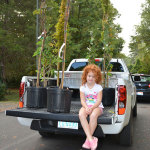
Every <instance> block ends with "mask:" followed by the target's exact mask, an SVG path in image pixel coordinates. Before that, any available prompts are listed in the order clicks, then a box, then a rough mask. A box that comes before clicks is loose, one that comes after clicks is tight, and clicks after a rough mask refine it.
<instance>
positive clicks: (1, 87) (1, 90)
mask: <svg viewBox="0 0 150 150" xmlns="http://www.w3.org/2000/svg"><path fill="white" fill-rule="evenodd" d="M5 93H6V85H5V84H4V83H2V82H0V100H2V99H3V98H4V95H5Z"/></svg>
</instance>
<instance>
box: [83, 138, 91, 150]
mask: <svg viewBox="0 0 150 150" xmlns="http://www.w3.org/2000/svg"><path fill="white" fill-rule="evenodd" d="M82 147H83V148H85V149H91V147H90V142H89V140H87V139H86V140H85V142H84V144H83V145H82Z"/></svg>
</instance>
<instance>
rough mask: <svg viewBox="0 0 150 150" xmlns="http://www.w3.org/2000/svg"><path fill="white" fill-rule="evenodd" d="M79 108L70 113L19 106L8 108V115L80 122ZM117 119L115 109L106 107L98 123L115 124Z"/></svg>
mask: <svg viewBox="0 0 150 150" xmlns="http://www.w3.org/2000/svg"><path fill="white" fill-rule="evenodd" d="M77 110H78V108H76V110H74V109H71V111H70V113H50V112H47V109H46V108H42V109H33V108H17V109H13V110H6V115H7V116H14V117H23V118H32V119H47V120H54V121H69V122H80V121H79V117H78V111H77ZM115 121H116V118H115V114H114V113H113V110H111V109H110V108H109V109H106V108H105V109H104V113H103V114H102V115H101V116H100V117H99V118H98V124H113V123H114V122H115Z"/></svg>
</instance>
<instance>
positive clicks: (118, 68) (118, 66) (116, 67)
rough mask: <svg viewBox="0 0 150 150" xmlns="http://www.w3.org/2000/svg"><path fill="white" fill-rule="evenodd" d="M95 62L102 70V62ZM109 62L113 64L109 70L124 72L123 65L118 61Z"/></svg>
mask: <svg viewBox="0 0 150 150" xmlns="http://www.w3.org/2000/svg"><path fill="white" fill-rule="evenodd" d="M96 64H97V65H98V66H99V67H100V68H101V70H103V64H102V62H96ZM110 64H112V65H113V67H112V70H111V72H124V70H123V67H122V65H121V64H120V63H118V62H110Z"/></svg>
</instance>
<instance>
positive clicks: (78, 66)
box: [69, 62, 88, 71]
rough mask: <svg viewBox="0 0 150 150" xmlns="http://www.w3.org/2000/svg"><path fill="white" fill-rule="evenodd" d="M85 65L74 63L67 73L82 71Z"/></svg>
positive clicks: (83, 63)
mask: <svg viewBox="0 0 150 150" xmlns="http://www.w3.org/2000/svg"><path fill="white" fill-rule="evenodd" d="M87 64H88V63H87V62H74V63H73V64H72V65H71V67H70V70H69V71H82V70H83V68H84V67H85V66H86V65H87Z"/></svg>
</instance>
